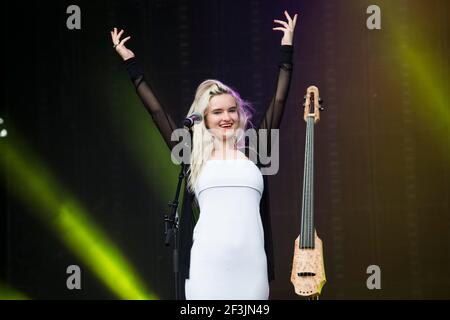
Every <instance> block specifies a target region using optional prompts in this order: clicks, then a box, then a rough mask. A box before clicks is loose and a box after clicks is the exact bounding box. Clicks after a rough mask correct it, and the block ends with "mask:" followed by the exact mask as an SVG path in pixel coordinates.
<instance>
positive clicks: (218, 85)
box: [188, 79, 253, 192]
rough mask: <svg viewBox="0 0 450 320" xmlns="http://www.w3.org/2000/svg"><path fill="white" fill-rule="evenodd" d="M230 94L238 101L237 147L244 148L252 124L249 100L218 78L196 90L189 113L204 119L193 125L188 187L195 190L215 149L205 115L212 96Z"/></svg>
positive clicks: (204, 82) (208, 81)
mask: <svg viewBox="0 0 450 320" xmlns="http://www.w3.org/2000/svg"><path fill="white" fill-rule="evenodd" d="M221 94H229V95H231V96H233V98H234V99H235V101H236V105H237V111H238V115H239V123H238V128H237V130H236V136H235V138H236V147H237V148H238V149H242V148H244V147H245V136H244V131H245V129H246V128H247V125H249V124H251V122H250V119H251V116H252V111H253V109H252V107H251V105H250V104H249V103H248V102H247V101H244V100H243V99H241V97H240V96H239V94H238V93H237V92H236V91H234V90H233V89H232V88H230V87H228V86H226V85H225V84H223V83H222V82H220V81H218V80H212V79H209V80H205V81H203V82H202V83H201V84H200V85H199V86H198V87H197V91H196V92H195V98H194V101H193V102H192V105H191V108H190V109H189V112H188V115H191V114H192V113H194V112H198V113H200V114H202V115H203V121H201V122H199V123H196V124H194V126H193V127H192V133H193V137H192V152H191V159H190V168H189V171H188V189H189V190H190V191H191V192H194V187H195V184H196V183H197V180H198V177H199V176H200V173H201V171H202V169H203V166H204V164H205V163H206V161H207V160H208V159H209V158H210V157H211V153H212V151H213V149H214V142H213V140H214V136H213V135H212V134H211V133H210V132H209V130H208V128H207V127H206V121H205V115H206V111H207V108H208V106H209V101H210V100H211V98H212V97H214V96H217V95H221Z"/></svg>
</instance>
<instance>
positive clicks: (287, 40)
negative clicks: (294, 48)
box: [273, 10, 297, 46]
mask: <svg viewBox="0 0 450 320" xmlns="http://www.w3.org/2000/svg"><path fill="white" fill-rule="evenodd" d="M284 15H285V16H286V19H287V22H286V21H282V20H273V22H275V23H279V24H281V25H282V26H283V27H277V28H273V30H280V31H283V33H284V35H283V39H281V45H289V46H291V45H292V40H293V39H294V30H295V24H296V23H297V14H295V15H294V19H292V18H291V16H290V15H289V13H288V12H287V11H286V10H285V11H284Z"/></svg>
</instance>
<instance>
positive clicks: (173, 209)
mask: <svg viewBox="0 0 450 320" xmlns="http://www.w3.org/2000/svg"><path fill="white" fill-rule="evenodd" d="M185 167H186V165H185V164H184V163H182V164H181V170H180V174H179V175H178V185H177V190H176V192H175V197H174V200H172V201H171V202H169V204H168V205H169V210H170V213H169V215H167V214H166V215H165V216H164V229H165V232H164V235H165V242H164V244H165V245H166V247H167V246H169V245H170V239H171V238H173V255H172V259H173V273H174V280H175V299H176V300H180V293H179V289H178V285H179V280H180V279H179V278H180V274H179V262H178V261H179V259H178V249H179V238H178V220H179V217H178V210H177V209H178V203H179V202H178V198H179V196H180V190H181V184H182V182H183V178H184V177H185V174H186V173H185Z"/></svg>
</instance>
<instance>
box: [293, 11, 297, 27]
mask: <svg viewBox="0 0 450 320" xmlns="http://www.w3.org/2000/svg"><path fill="white" fill-rule="evenodd" d="M296 24H297V14H295V16H294V28H295V25H296Z"/></svg>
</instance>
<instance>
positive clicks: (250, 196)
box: [111, 11, 297, 300]
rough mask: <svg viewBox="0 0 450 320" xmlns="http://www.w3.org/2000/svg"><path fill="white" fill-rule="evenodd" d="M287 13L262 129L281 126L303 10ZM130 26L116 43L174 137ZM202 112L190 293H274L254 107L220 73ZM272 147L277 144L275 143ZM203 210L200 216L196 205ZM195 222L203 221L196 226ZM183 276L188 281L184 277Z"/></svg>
mask: <svg viewBox="0 0 450 320" xmlns="http://www.w3.org/2000/svg"><path fill="white" fill-rule="evenodd" d="M284 14H285V16H286V19H287V21H282V20H274V22H275V23H277V24H278V25H279V26H277V27H274V28H273V30H279V31H282V32H283V38H282V40H281V58H280V64H279V74H278V80H277V86H276V91H275V95H274V97H273V99H272V101H271V103H270V105H269V107H268V109H267V111H266V113H265V116H264V118H263V120H262V121H261V123H260V125H259V129H269V130H270V129H278V128H279V126H280V122H281V118H282V115H283V110H284V105H285V101H286V98H287V95H288V91H289V86H290V79H291V73H292V52H293V48H292V41H293V37H294V29H295V25H296V22H297V15H295V16H294V17H293V18H291V17H290V15H289V14H288V13H287V12H286V11H285V12H284ZM123 32H124V31H123V30H121V31H120V32H117V29H116V28H114V30H113V31H111V38H112V42H113V44H114V46H113V47H114V48H115V49H116V51H117V53H118V54H119V55H120V57H121V58H122V59H123V60H124V61H125V64H126V67H127V70H128V73H129V75H130V77H131V79H132V80H133V83H134V85H135V87H136V91H137V93H138V95H139V97H140V98H141V100H142V102H143V104H144V106H145V107H146V109H147V110H148V112H149V113H150V115H151V116H152V118H153V120H154V122H155V123H156V126H157V127H158V129H159V131H160V132H161V134H162V136H163V138H164V139H165V141H166V143H167V145H168V146H169V148H170V149H172V148H173V147H174V146H175V144H176V143H177V142H174V141H171V134H172V131H173V130H175V129H176V128H177V126H176V125H175V123H174V122H173V120H172V119H171V117H170V116H169V115H168V114H167V113H166V112H165V111H164V109H163V108H162V106H161V105H160V103H159V102H158V100H157V98H156V97H155V95H154V94H153V91H152V90H151V88H150V87H149V85H148V83H147V82H146V81H145V78H144V72H143V71H142V68H141V67H140V65H139V63H138V61H137V60H136V58H135V55H134V53H133V52H132V51H131V50H129V49H128V48H126V47H125V43H126V42H127V41H128V40H129V39H130V37H126V38H124V39H122V40H121V39H120V38H121V36H122V34H123ZM193 112H199V113H201V114H202V115H203V121H201V122H200V123H197V124H195V125H194V126H193V128H192V131H193V143H192V153H191V159H190V168H189V171H188V179H187V184H186V185H185V196H184V198H183V208H182V215H181V221H180V238H181V244H180V249H181V256H180V273H181V276H182V280H183V281H184V280H185V282H184V284H185V297H186V299H189V300H190V299H251V300H266V299H268V297H269V281H270V280H272V279H273V275H274V270H273V252H272V237H271V227H270V216H269V208H270V206H269V202H268V201H269V195H268V189H267V179H266V177H265V176H263V175H262V174H261V172H260V170H259V168H260V167H262V165H261V164H260V163H256V165H255V164H254V163H253V162H251V161H250V160H249V159H248V158H247V157H246V154H245V153H244V152H242V151H244V150H245V139H243V134H242V132H243V130H245V129H246V128H247V125H248V123H249V119H250V117H251V114H250V112H249V106H248V105H247V104H246V103H245V101H243V100H242V99H241V98H240V96H239V94H238V93H236V92H235V91H234V90H232V89H231V88H229V87H228V86H226V85H225V84H223V83H221V82H220V81H217V80H206V81H204V82H203V83H201V84H200V85H199V87H198V88H197V91H196V94H195V99H194V102H193V103H192V106H191V108H190V110H189V112H188V115H190V114H192V113H193ZM268 148H270V145H268ZM195 205H198V206H199V208H200V218H199V219H198V221H197V223H196V224H195V223H194V221H193V207H194V206H195ZM194 225H195V228H194ZM182 284H183V283H182Z"/></svg>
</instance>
